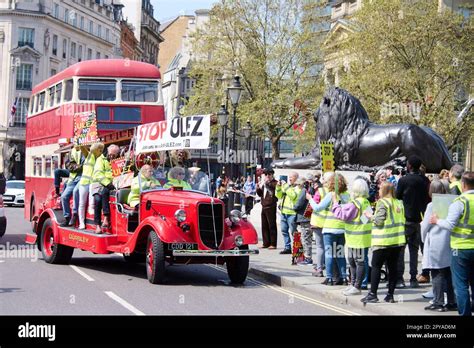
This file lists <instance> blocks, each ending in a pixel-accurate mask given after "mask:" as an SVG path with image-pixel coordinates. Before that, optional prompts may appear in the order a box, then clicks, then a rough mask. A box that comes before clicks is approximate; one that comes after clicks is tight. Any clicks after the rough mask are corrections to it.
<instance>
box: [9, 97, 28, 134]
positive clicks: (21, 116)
mask: <svg viewBox="0 0 474 348" xmlns="http://www.w3.org/2000/svg"><path fill="white" fill-rule="evenodd" d="M29 106H30V99H29V98H18V102H17V109H16V114H15V117H14V118H13V126H14V127H24V126H25V125H26V116H27V115H28V108H29Z"/></svg>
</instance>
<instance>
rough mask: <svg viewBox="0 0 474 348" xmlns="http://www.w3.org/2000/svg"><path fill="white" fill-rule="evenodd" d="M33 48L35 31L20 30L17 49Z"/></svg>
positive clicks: (28, 29)
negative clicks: (23, 47)
mask: <svg viewBox="0 0 474 348" xmlns="http://www.w3.org/2000/svg"><path fill="white" fill-rule="evenodd" d="M22 46H30V47H31V48H34V47H35V30H34V29H30V28H20V30H19V35H18V47H22Z"/></svg>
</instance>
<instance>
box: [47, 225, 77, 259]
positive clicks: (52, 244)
mask: <svg viewBox="0 0 474 348" xmlns="http://www.w3.org/2000/svg"><path fill="white" fill-rule="evenodd" d="M41 253H42V254H43V258H44V260H45V261H46V262H47V263H53V264H69V262H70V261H71V257H72V254H73V253H74V248H71V247H69V246H67V245H61V244H58V241H57V240H55V237H54V230H53V222H52V221H51V219H50V218H48V219H46V221H45V222H44V224H43V228H42V230H41Z"/></svg>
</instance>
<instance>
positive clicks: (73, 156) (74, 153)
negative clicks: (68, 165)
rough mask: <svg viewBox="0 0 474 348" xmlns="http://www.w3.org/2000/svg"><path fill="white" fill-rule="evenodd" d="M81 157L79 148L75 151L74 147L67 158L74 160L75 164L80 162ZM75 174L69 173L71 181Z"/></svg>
mask: <svg viewBox="0 0 474 348" xmlns="http://www.w3.org/2000/svg"><path fill="white" fill-rule="evenodd" d="M81 157H82V153H81V150H79V151H77V150H76V149H75V148H72V150H71V156H70V158H69V159H70V160H71V161H74V162H76V163H77V164H81ZM76 176H77V173H69V181H70V182H73V181H74V179H75V178H76Z"/></svg>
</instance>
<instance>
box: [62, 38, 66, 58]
mask: <svg viewBox="0 0 474 348" xmlns="http://www.w3.org/2000/svg"><path fill="white" fill-rule="evenodd" d="M66 57H67V40H66V39H64V40H63V58H64V59H66Z"/></svg>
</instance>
